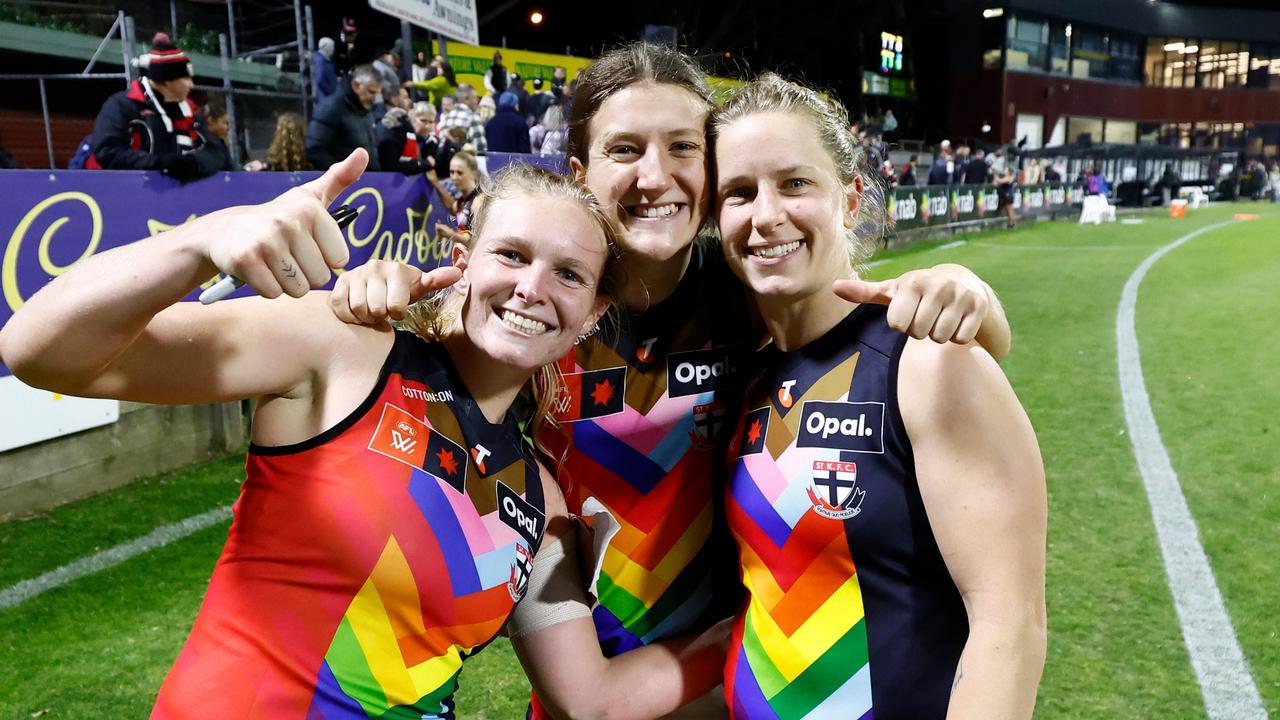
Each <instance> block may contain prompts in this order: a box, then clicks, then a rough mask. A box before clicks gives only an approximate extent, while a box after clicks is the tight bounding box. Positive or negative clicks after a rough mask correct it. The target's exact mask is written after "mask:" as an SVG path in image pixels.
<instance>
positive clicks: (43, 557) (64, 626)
mask: <svg viewBox="0 0 1280 720" xmlns="http://www.w3.org/2000/svg"><path fill="white" fill-rule="evenodd" d="M1242 209H1243V211H1246V212H1262V213H1264V216H1263V218H1262V219H1260V220H1258V221H1256V222H1245V223H1240V224H1237V225H1233V226H1231V227H1227V228H1223V229H1219V230H1215V231H1212V232H1210V233H1207V234H1205V235H1203V236H1201V237H1199V238H1196V239H1195V240H1192V241H1191V242H1190V243H1188V244H1186V245H1185V246H1183V247H1181V248H1179V249H1178V250H1176V251H1174V252H1172V253H1170V254H1169V255H1167V256H1166V257H1164V258H1163V259H1161V260H1160V261H1159V262H1158V263H1157V264H1156V265H1155V266H1154V267H1153V268H1152V270H1151V272H1150V274H1149V275H1148V276H1147V278H1146V280H1145V281H1144V283H1143V285H1142V288H1141V290H1140V293H1139V298H1138V309H1137V329H1138V338H1139V342H1140V344H1141V348H1142V360H1143V369H1144V375H1145V378H1146V382H1147V388H1148V392H1149V393H1150V395H1151V400H1152V406H1153V408H1154V410H1155V413H1156V419H1157V421H1158V422H1159V423H1160V429H1161V433H1162V436H1163V439H1164V442H1165V445H1166V446H1167V447H1168V449H1169V453H1170V456H1171V458H1172V460H1173V463H1174V467H1175V469H1176V470H1177V471H1178V473H1179V477H1180V480H1181V482H1182V486H1183V490H1184V493H1185V494H1186V496H1187V499H1188V502H1189V504H1190V506H1191V509H1192V512H1193V513H1194V515H1195V517H1196V521H1197V523H1198V525H1199V530H1200V536H1201V540H1202V542H1203V544H1204V545H1205V549H1206V552H1207V553H1208V555H1209V558H1210V561H1211V563H1212V565H1213V569H1214V573H1215V575H1216V578H1217V581H1218V584H1219V587H1220V588H1221V590H1222V592H1223V596H1224V598H1225V600H1226V603H1227V608H1228V610H1229V612H1230V613H1231V618H1232V621H1233V623H1234V625H1235V627H1236V630H1237V634H1238V636H1239V638H1240V642H1241V646H1242V647H1243V649H1244V651H1245V654H1246V657H1247V658H1248V660H1249V663H1250V666H1251V669H1252V672H1253V676H1254V681H1255V682H1256V683H1257V685H1258V689H1259V691H1260V692H1261V694H1262V698H1263V701H1264V705H1265V706H1266V708H1267V710H1268V712H1269V713H1271V714H1272V715H1277V714H1280V639H1278V638H1277V629H1276V626H1275V617H1276V615H1275V597H1276V595H1277V594H1278V593H1280V567H1277V566H1276V564H1275V563H1273V562H1271V559H1272V556H1273V555H1274V554H1275V552H1276V550H1277V549H1280V490H1278V489H1277V488H1280V482H1278V481H1280V442H1277V439H1276V434H1277V433H1280V427H1277V421H1276V419H1275V418H1276V415H1275V411H1274V408H1275V406H1276V405H1277V403H1280V376H1278V375H1277V374H1276V373H1274V372H1268V369H1269V368H1273V367H1274V364H1275V361H1274V358H1275V357H1277V355H1278V354H1280V336H1277V334H1276V333H1274V332H1272V331H1270V330H1269V328H1270V327H1271V325H1273V324H1274V320H1272V319H1271V317H1270V315H1271V312H1270V311H1273V310H1274V308H1275V300H1274V298H1275V288H1276V280H1275V279H1276V278H1277V277H1280V243H1275V242H1274V241H1273V238H1274V237H1276V236H1277V235H1278V234H1280V216H1266V215H1265V213H1266V211H1267V210H1268V209H1269V208H1261V207H1260V206H1256V205H1241V206H1229V205H1224V206H1215V207H1212V208H1209V209H1204V210H1200V211H1197V212H1193V213H1192V215H1191V216H1190V217H1189V218H1188V219H1186V220H1182V221H1173V220H1169V219H1168V218H1166V217H1163V216H1161V215H1160V214H1158V213H1151V214H1147V215H1145V216H1142V217H1144V219H1145V222H1144V223H1143V224H1141V225H1123V226H1121V225H1108V226H1078V225H1074V224H1071V223H1048V222H1041V223H1027V224H1026V225H1024V226H1022V227H1021V228H1019V229H1018V230H1016V231H1013V232H1004V231H994V232H984V233H973V234H967V235H963V236H958V237H957V238H955V239H959V240H963V241H964V244H962V245H958V246H951V244H950V243H951V242H953V240H952V239H948V241H947V242H945V243H944V242H939V243H928V244H923V245H921V246H918V247H911V248H907V249H905V250H895V251H893V252H891V253H884V254H882V255H881V256H879V259H887V260H888V261H887V262H885V263H884V264H881V265H877V266H876V267H875V268H874V270H873V271H872V273H871V274H872V276H874V277H875V278H885V277H892V276H894V275H896V274H898V273H900V272H903V271H905V270H908V269H911V268H914V267H924V266H929V265H933V264H936V263H940V262H959V263H963V264H965V265H968V266H969V267H971V268H973V269H974V270H975V271H977V272H978V273H979V274H980V275H981V276H982V277H983V278H985V279H987V280H988V281H989V282H990V283H991V284H992V286H993V287H995V288H997V289H998V290H1000V293H1001V296H1002V298H1003V301H1004V303H1005V306H1006V309H1007V311H1008V314H1009V317H1010V322H1011V324H1012V326H1013V330H1014V349H1013V353H1012V354H1011V356H1010V357H1009V359H1008V360H1006V362H1005V363H1004V368H1005V371H1006V373H1008V375H1009V377H1010V380H1011V381H1012V383H1013V386H1014V388H1015V390H1016V391H1017V392H1018V395H1019V397H1020V398H1021V400H1022V402H1023V404H1024V406H1025V407H1026V408H1027V412H1028V414H1029V415H1030V417H1031V420H1032V422H1033V424H1034V425H1035V427H1036V431H1037V433H1038V436H1039V439H1040V444H1041V448H1042V452H1043V455H1044V459H1045V466H1046V473H1047V477H1048V483H1049V502H1050V526H1049V548H1048V562H1049V565H1048V584H1049V594H1048V601H1049V630H1050V635H1049V658H1048V663H1047V666H1046V670H1045V675H1044V681H1043V682H1042V684H1041V689H1040V700H1039V704H1038V707H1037V712H1036V717H1037V718H1050V719H1058V718H1063V719H1071V720H1075V719H1079V720H1086V719H1088V720H1093V719H1094V718H1100V717H1108V718H1110V717H1117V718H1118V717H1125V718H1128V717H1176V718H1194V717H1203V715H1204V710H1203V705H1202V701H1201V698H1200V693H1199V689H1198V687H1197V685H1196V679H1195V675H1194V673H1193V672H1192V670H1191V667H1190V664H1189V660H1188V658H1187V654H1186V650H1185V648H1184V646H1183V644H1182V637H1181V633H1180V630H1179V626H1178V622H1177V618H1176V616H1175V614H1174V611H1173V604H1172V600H1171V599H1170V596H1169V590H1168V588H1167V586H1166V584H1165V577H1164V571H1163V566H1162V562H1161V558H1160V553H1159V549H1158V547H1157V545H1156V540H1155V535H1154V529H1153V527H1152V522H1151V514H1150V511H1149V509H1148V507H1147V502H1146V498H1145V495H1144V492H1143V488H1142V482H1141V478H1140V477H1139V475H1138V473H1137V469H1136V467H1135V463H1134V459H1133V452H1132V448H1131V447H1130V445H1129V440H1128V437H1127V436H1126V434H1125V425H1124V415H1123V412H1122V409H1121V406H1120V393H1119V386H1118V382H1117V379H1116V357H1115V312H1116V306H1117V304H1118V303H1119V298H1120V290H1121V288H1122V287H1123V284H1124V282H1125V280H1126V279H1127V278H1128V276H1129V275H1130V274H1131V273H1132V272H1133V270H1134V269H1135V268H1136V267H1137V266H1138V264H1139V263H1140V262H1141V261H1142V260H1143V259H1145V258H1146V257H1147V256H1148V255H1150V254H1151V253H1152V252H1154V251H1155V250H1156V249H1158V248H1160V247H1162V246H1164V245H1167V244H1168V243H1170V242H1172V241H1173V240H1174V239H1176V238H1177V237H1179V236H1181V235H1183V234H1185V233H1187V232H1190V231H1192V230H1194V229H1196V228H1198V227H1203V226H1205V225H1209V224H1212V223H1214V222H1219V221H1222V220H1225V219H1229V218H1230V216H1231V214H1232V213H1233V212H1240V211H1242ZM944 246H946V247H944ZM1255 327H1258V328H1259V330H1254V328H1255ZM242 477H243V472H242V467H241V459H240V458H227V459H222V460H217V461H213V462H210V463H205V464H202V465H200V466H196V467H193V468H188V469H185V470H183V471H180V472H178V473H171V474H169V475H165V476H160V477H157V478H149V479H147V480H144V481H139V482H137V483H134V484H132V485H130V486H128V487H126V488H122V489H120V490H117V491H113V492H111V493H106V494H104V495H100V496H97V497H94V498H90V499H88V500H84V501H81V502H79V503H75V504H73V505H70V506H65V507H63V508H59V509H57V510H54V511H52V512H50V513H47V514H44V515H40V516H37V517H35V518H31V519H27V520H15V521H10V522H8V523H5V524H0V557H3V558H5V562H4V563H3V564H0V583H2V585H0V587H7V586H9V585H11V584H12V583H14V582H16V581H18V580H21V579H26V578H30V577H34V576H35V575H38V574H40V573H42V572H46V571H48V570H51V569H53V568H55V567H57V566H59V565H62V564H64V563H67V562H70V561H72V560H74V559H76V558H79V557H81V556H84V555H87V554H92V553H93V552H96V551H98V550H103V549H106V548H107V547H110V546H111V545H114V544H117V543H120V542H125V541H128V540H131V539H134V538H136V537H140V536H142V535H145V534H146V533H147V532H149V531H150V530H152V529H154V528H155V527H156V526H158V525H162V524H165V523H170V522H174V521H177V520H179V519H182V518H184V517H189V516H191V515H195V514H198V513H200V512H204V511H206V510H209V509H211V508H214V507H218V506H221V505H226V504H228V503H230V502H232V501H233V500H234V499H235V497H236V494H237V493H238V491H239V486H238V483H239V479H240V478H242ZM226 528H227V524H226V523H222V524H219V525H217V526H215V527H212V528H208V529H206V530H203V531H201V532H198V533H196V534H194V535H192V536H190V537H188V538H186V539H184V540H182V541H179V542H177V543H174V544H172V545H170V546H167V547H165V548H162V549H160V550H157V551H154V552H152V553H148V554H147V555H144V556H141V557H137V558H134V559H132V560H130V561H128V562H126V563H124V564H122V565H119V566H117V567H115V568H112V569H110V570H108V571H105V572H102V573H99V574H97V575H94V576H91V577H88V578H84V579H81V580H79V581H76V582H74V583H72V584H70V585H68V586H66V587H63V588H60V589H57V590H54V591H51V592H49V593H47V594H45V595H42V596H40V597H37V598H35V599H33V600H30V601H28V602H27V603H25V604H23V605H21V606H19V607H17V608H14V609H11V610H8V611H0V638H3V640H0V648H3V649H4V650H5V651H6V653H7V654H8V658H7V660H6V662H5V663H3V664H0V718H10V717H13V718H27V717H31V715H32V714H33V713H36V712H40V711H42V710H44V711H46V712H45V713H44V714H43V715H41V717H50V718H57V717H75V716H78V717H139V716H145V715H146V714H147V712H148V711H149V709H150V706H151V701H152V699H153V697H154V694H155V690H156V688H157V687H158V685H159V682H160V680H161V679H162V678H163V676H164V673H165V672H166V671H167V669H168V667H169V664H170V663H171V662H172V661H173V658H174V657H175V656H176V654H177V650H178V648H179V647H180V645H181V643H182V640H183V638H184V637H185V635H186V632H187V631H188V629H189V628H190V625H191V621H192V619H193V618H194V614H195V611H196V608H197V607H198V605H199V601H200V597H201V594H202V592H203V588H204V585H205V583H206V582H207V580H208V576H209V573H210V572H211V570H212V567H213V562H214V559H215V558H216V557H217V553H218V551H219V549H220V547H221V545H222V542H223V540H224V539H225V537H226ZM527 687H528V686H527V683H526V682H525V681H524V679H523V677H521V676H520V674H519V672H518V667H517V665H516V663H515V660H514V656H513V654H512V653H511V651H510V646H509V645H508V644H507V643H505V641H502V640H499V641H498V642H495V643H494V645H493V646H492V647H490V648H488V649H486V650H485V651H484V652H483V653H481V654H480V655H478V656H477V657H476V658H475V659H473V660H471V661H469V662H468V664H467V667H466V669H465V670H464V671H463V675H462V680H461V690H460V693H459V703H458V707H459V716H460V717H464V718H513V717H518V716H520V715H522V714H523V708H524V700H525V697H526V693H527Z"/></svg>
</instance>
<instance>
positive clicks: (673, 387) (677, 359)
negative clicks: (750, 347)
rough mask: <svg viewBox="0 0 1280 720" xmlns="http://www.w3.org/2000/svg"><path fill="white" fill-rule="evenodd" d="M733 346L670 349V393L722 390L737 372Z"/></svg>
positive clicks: (676, 394)
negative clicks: (687, 349)
mask: <svg viewBox="0 0 1280 720" xmlns="http://www.w3.org/2000/svg"><path fill="white" fill-rule="evenodd" d="M733 350H734V348H732V347H715V348H711V349H709V350H693V351H691V352H682V353H671V355H669V356H668V357H667V396H668V397H673V398H674V397H683V396H685V395H696V394H698V393H704V392H712V391H715V390H722V389H724V388H726V387H728V386H729V385H730V384H731V383H732V382H733V381H734V379H735V378H734V376H735V375H736V374H737V372H738V368H737V366H735V365H734V364H733Z"/></svg>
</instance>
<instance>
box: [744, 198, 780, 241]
mask: <svg viewBox="0 0 1280 720" xmlns="http://www.w3.org/2000/svg"><path fill="white" fill-rule="evenodd" d="M786 219H787V212H786V210H785V209H784V208H783V207H782V199H781V198H779V197H778V194H777V193H776V192H774V191H773V189H772V188H761V189H760V191H759V192H757V193H756V198H755V203H754V204H753V207H752V212H751V226H752V227H753V228H755V230H756V233H757V234H759V235H760V236H762V237H765V236H768V235H769V233H771V232H772V231H773V230H774V229H776V228H777V227H778V226H780V225H782V224H783V223H784V222H786Z"/></svg>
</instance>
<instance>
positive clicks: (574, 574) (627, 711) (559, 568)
mask: <svg viewBox="0 0 1280 720" xmlns="http://www.w3.org/2000/svg"><path fill="white" fill-rule="evenodd" d="M543 477H544V481H543V487H544V496H545V497H546V498H547V512H548V518H549V521H548V525H547V537H546V539H544V542H543V551H540V552H539V554H538V557H537V559H536V560H535V562H534V573H533V577H531V578H530V581H529V594H528V596H527V597H525V599H524V600H523V601H521V604H520V606H518V607H517V608H516V611H515V613H514V614H513V615H512V620H511V621H510V622H509V623H508V628H509V629H510V631H511V642H512V645H513V646H514V648H515V651H516V655H517V656H518V657H519V658H520V663H521V665H523V666H524V670H525V673H526V674H527V675H528V676H529V680H530V682H531V683H532V685H533V689H534V691H535V692H536V693H537V695H538V700H539V701H540V702H541V703H542V704H543V706H544V707H546V708H547V710H548V711H549V712H550V714H551V715H552V716H553V717H556V718H559V719H560V720H572V719H574V718H597V719H605V718H608V719H610V720H620V719H622V718H637V719H641V718H656V717H661V716H663V715H666V714H668V713H670V712H672V711H674V710H676V709H677V708H679V707H680V706H681V705H683V704H685V703H687V702H690V701H693V700H696V699H697V698H699V697H701V696H703V695H705V694H706V693H708V692H709V691H710V690H711V689H712V688H714V687H715V686H716V685H719V684H720V682H721V678H722V673H723V666H724V658H725V652H726V650H727V647H728V640H729V620H727V619H726V620H724V621H722V622H720V623H718V624H716V625H715V626H713V627H711V628H710V629H708V630H706V631H704V632H703V633H701V634H698V635H690V636H686V637H682V638H675V639H671V640H666V641H663V642H660V643H654V644H652V645H646V646H644V647H641V648H637V649H635V650H631V651H628V652H625V653H622V654H621V655H618V656H617V657H614V658H605V657H604V655H603V654H602V653H601V650H600V644H599V639H598V638H597V636H596V629H595V623H594V622H592V620H591V607H590V605H589V604H588V602H587V599H586V593H585V591H584V589H583V588H584V583H583V582H582V578H581V576H580V573H579V571H578V567H579V565H578V558H577V556H576V551H575V542H574V540H573V537H574V531H573V527H572V522H571V521H570V520H569V518H568V516H567V511H566V510H565V508H564V500H563V499H562V498H561V496H560V490H559V487H558V486H557V485H556V484H555V482H554V481H553V480H551V479H550V475H549V473H547V472H546V471H545V469H544V470H543ZM552 497H554V498H555V500H554V501H553V500H552V499H551V498H552Z"/></svg>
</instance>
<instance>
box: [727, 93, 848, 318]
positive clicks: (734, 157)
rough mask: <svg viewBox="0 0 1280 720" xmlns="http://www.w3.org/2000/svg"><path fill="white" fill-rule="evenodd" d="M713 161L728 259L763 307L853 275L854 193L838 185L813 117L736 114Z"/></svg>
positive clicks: (828, 290)
mask: <svg viewBox="0 0 1280 720" xmlns="http://www.w3.org/2000/svg"><path fill="white" fill-rule="evenodd" d="M715 159H716V173H717V176H718V181H717V187H716V199H717V202H718V205H719V222H720V235H721V239H722V246H723V249H724V254H725V258H726V259H727V260H728V261H729V265H730V267H731V268H733V271H734V273H735V274H736V275H737V276H738V277H739V278H740V279H741V280H742V281H743V282H744V283H745V284H746V285H747V287H748V288H749V289H750V290H751V292H752V293H754V294H755V295H756V296H757V299H758V300H759V302H760V303H761V304H762V308H763V307H764V306H765V305H766V304H778V303H793V302H796V301H798V300H803V299H805V298H809V297H813V296H815V294H816V293H819V292H821V293H825V294H826V295H831V282H832V281H833V280H836V279H838V278H847V277H852V276H853V269H852V263H851V262H850V260H849V251H848V245H847V243H846V239H845V238H846V233H847V232H848V230H849V228H850V227H851V226H852V224H853V219H852V218H853V217H854V216H856V209H857V196H856V195H851V194H848V193H846V191H845V188H844V187H842V186H841V184H840V181H839V179H838V177H837V174H836V167H835V162H834V161H833V160H832V159H831V155H830V153H829V152H828V151H827V150H826V149H825V148H824V147H823V146H822V144H821V142H819V140H818V136H817V133H816V131H815V128H814V125H813V123H812V122H811V121H810V120H808V119H806V118H805V117H804V116H802V115H799V114H796V113H781V112H763V113H756V114H751V115H746V116H744V117H741V118H739V119H737V120H733V121H732V122H730V123H729V124H728V125H726V126H724V127H723V128H722V129H721V130H720V133H719V137H718V139H717V140H716V153H715ZM821 297H825V295H824V296H821ZM832 297H834V295H832Z"/></svg>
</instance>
